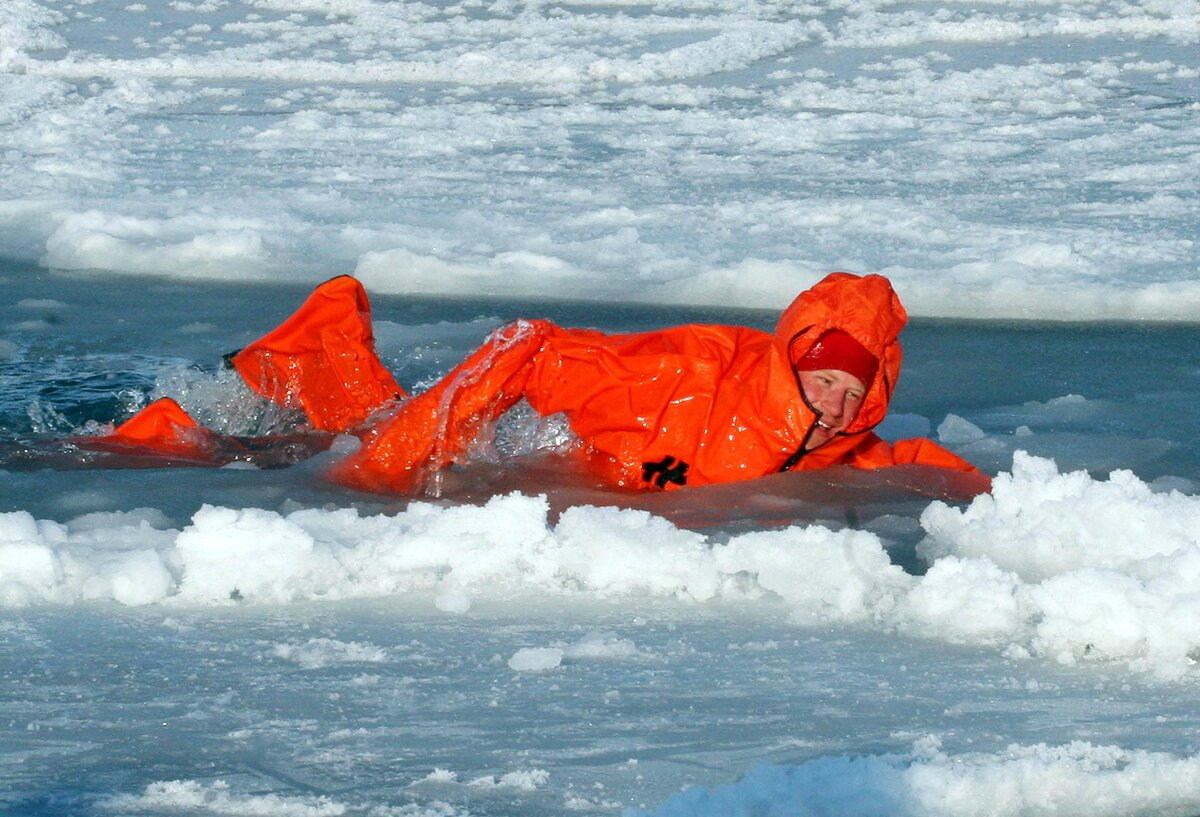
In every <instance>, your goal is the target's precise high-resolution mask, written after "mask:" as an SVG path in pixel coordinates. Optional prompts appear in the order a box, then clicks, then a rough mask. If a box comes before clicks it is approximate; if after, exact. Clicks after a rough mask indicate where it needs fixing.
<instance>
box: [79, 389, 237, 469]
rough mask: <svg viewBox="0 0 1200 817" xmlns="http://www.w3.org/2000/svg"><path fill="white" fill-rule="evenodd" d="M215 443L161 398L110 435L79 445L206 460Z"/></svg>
mask: <svg viewBox="0 0 1200 817" xmlns="http://www.w3.org/2000/svg"><path fill="white" fill-rule="evenodd" d="M214 440H215V435H214V433H213V432H211V431H209V430H208V429H206V428H203V427H201V426H200V424H199V423H197V422H196V421H195V420H194V419H192V417H191V416H190V415H189V414H188V413H187V412H186V411H184V410H183V407H182V406H180V405H179V404H178V403H176V402H175V401H174V400H172V399H171V398H169V397H162V398H159V399H158V400H155V401H154V402H153V403H151V404H150V405H148V406H146V407H145V408H144V409H142V410H141V411H139V412H138V413H137V414H135V415H133V417H131V418H129V419H128V420H126V421H125V422H124V423H122V424H121V425H119V426H117V428H116V429H115V430H114V431H113V433H112V434H109V435H107V436H105V437H96V438H93V439H90V440H83V441H81V442H82V443H83V444H84V445H86V446H88V447H108V446H111V445H113V444H115V445H117V446H122V447H128V448H131V449H141V450H145V451H147V452H152V453H154V454H160V455H163V456H179V457H186V458H188V459H207V458H208V457H209V456H210V455H211V453H212V451H213V443H214ZM97 444H98V445H97Z"/></svg>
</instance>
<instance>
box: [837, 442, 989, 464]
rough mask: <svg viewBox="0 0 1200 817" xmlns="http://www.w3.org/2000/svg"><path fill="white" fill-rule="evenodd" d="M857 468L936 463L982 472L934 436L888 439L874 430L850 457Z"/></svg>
mask: <svg viewBox="0 0 1200 817" xmlns="http://www.w3.org/2000/svg"><path fill="white" fill-rule="evenodd" d="M848 462H849V464H850V465H853V466H854V467H856V468H886V467H888V466H890V465H907V464H916V465H933V466H936V467H938V468H948V469H950V470H952V471H966V472H968V473H976V474H978V473H980V471H979V469H978V468H976V467H975V466H974V465H972V464H971V463H969V462H967V461H966V460H964V459H963V458H962V457H960V456H958V455H957V454H954V453H951V452H950V451H947V450H946V449H945V448H942V447H941V446H940V445H938V444H937V443H935V442H934V441H933V440H927V439H925V438H923V437H917V438H915V439H911V440H897V441H896V442H894V443H889V442H887V441H885V440H882V439H880V438H879V437H877V436H875V435H874V434H872V435H870V437H869V438H868V441H867V442H866V443H864V444H863V445H861V446H859V447H858V448H856V449H855V450H854V452H853V455H852V458H851V459H849V460H848Z"/></svg>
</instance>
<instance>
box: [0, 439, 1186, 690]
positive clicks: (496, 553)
mask: <svg viewBox="0 0 1200 817" xmlns="http://www.w3.org/2000/svg"><path fill="white" fill-rule="evenodd" d="M921 525H922V526H923V527H924V528H925V530H926V532H927V536H926V538H925V540H924V541H923V542H922V543H921V544H920V546H919V552H920V553H921V554H922V555H923V556H924V557H925V558H926V559H927V560H928V562H929V563H930V564H929V569H928V571H927V572H926V573H925V574H924V575H922V576H913V575H910V574H908V573H905V572H904V571H903V570H901V568H900V567H898V566H897V565H895V564H893V563H892V562H891V560H890V559H889V556H888V553H887V550H886V547H885V543H884V541H883V540H881V539H880V538H879V537H878V536H877V535H875V534H873V533H870V532H866V531H856V530H848V529H847V530H839V531H834V530H830V529H829V528H826V527H823V526H820V525H812V526H793V527H790V528H787V529H783V530H771V531H754V532H750V533H745V534H740V535H735V536H731V537H729V538H728V540H727V541H724V542H718V541H714V540H712V539H710V538H709V537H708V536H706V535H703V534H700V533H697V532H695V531H688V530H682V529H679V528H677V527H675V526H674V525H672V524H671V523H669V522H667V521H666V520H664V519H662V518H660V517H656V516H653V515H651V514H649V513H647V512H645V511H639V510H621V509H616V508H597V507H575V508H570V509H568V510H567V511H565V512H564V513H563V514H562V515H561V516H560V518H559V520H558V522H557V524H554V525H551V524H550V522H549V508H548V504H547V502H546V500H545V498H544V497H529V496H523V495H520V494H511V495H508V496H499V497H495V498H493V499H492V500H491V501H489V502H488V503H486V504H485V505H482V506H457V507H443V506H438V505H434V504H428V503H414V504H412V505H410V506H409V507H408V508H407V509H406V510H405V511H403V512H402V513H399V514H396V515H395V516H384V515H379V516H368V517H363V516H360V515H359V513H358V512H357V511H355V510H352V509H342V510H333V511H328V510H301V511H296V512H293V513H289V514H286V515H283V514H279V513H275V512H272V511H265V510H259V509H244V510H234V509H230V508H221V507H213V506H205V507H204V508H202V509H201V510H200V511H198V512H197V513H196V514H195V516H194V517H193V518H192V520H191V523H190V524H189V525H187V526H186V527H184V528H183V529H182V530H171V529H164V521H163V519H162V517H161V514H157V513H156V512H151V511H141V512H133V513H123V514H104V513H99V514H90V515H88V516H87V517H81V518H80V519H78V520H74V521H72V522H70V523H68V524H66V525H63V524H59V523H55V522H49V521H45V520H36V519H34V518H33V517H32V516H31V515H30V514H28V513H25V512H16V513H8V514H3V515H0V604H3V605H6V606H10V607H23V606H28V605H33V604H70V603H76V602H83V601H89V600H99V599H111V600H115V601H117V602H119V603H122V604H129V605H142V604H151V603H161V604H168V605H180V604H184V605H213V604H235V603H242V604H276V603H285V602H292V601H303V600H319V599H346V598H355V597H372V596H385V595H394V594H412V593H421V594H425V595H426V596H428V597H430V598H431V599H432V603H433V605H434V606H435V607H436V608H437V609H440V610H442V611H444V612H447V613H454V614H462V613H465V612H467V611H469V610H470V609H471V607H472V605H473V604H474V601H475V600H476V599H480V598H509V597H515V596H518V595H524V594H530V593H533V594H540V595H543V596H546V597H548V598H550V599H556V598H557V599H563V600H564V602H563V603H569V601H566V600H569V599H570V598H572V597H587V598H593V599H630V598H658V599H675V600H678V601H680V602H683V603H687V604H695V603H703V602H710V601H712V600H715V599H725V600H740V601H744V602H747V603H749V602H752V601H755V600H761V601H764V603H767V604H777V605H782V606H783V607H784V608H785V609H786V610H787V611H788V613H789V615H790V617H791V618H792V620H793V621H795V622H796V623H797V624H800V625H818V624H819V625H829V624H838V625H857V626H866V627H874V628H880V629H883V630H889V631H898V632H901V633H905V634H908V635H913V636H919V637H926V638H932V639H938V640H942V641H946V642H950V643H956V644H966V645H975V646H982V647H990V648H995V649H1000V650H1003V651H1005V652H1006V653H1007V654H1009V655H1011V656H1014V657H1015V656H1031V655H1032V656H1043V657H1049V658H1052V659H1054V660H1057V661H1061V662H1064V663H1075V662H1078V661H1093V660H1106V661H1118V662H1121V663H1124V664H1127V665H1128V666H1130V667H1132V668H1133V669H1135V670H1138V671H1143V672H1149V673H1152V674H1155V675H1158V676H1162V677H1164V678H1179V677H1182V676H1184V675H1185V674H1186V673H1188V672H1190V671H1191V668H1192V667H1193V665H1194V664H1195V663H1196V660H1197V658H1198V656H1200V593H1197V592H1196V590H1195V588H1196V587H1197V586H1200V498H1197V497H1194V496H1186V495H1184V494H1181V493H1178V492H1175V491H1171V492H1160V493H1156V492H1154V491H1152V490H1151V489H1150V488H1149V486H1147V485H1146V484H1145V483H1143V482H1141V481H1140V480H1138V479H1137V478H1136V477H1134V476H1133V475H1132V474H1130V473H1128V472H1114V473H1113V474H1112V475H1111V477H1110V478H1109V479H1108V480H1096V479H1093V478H1092V477H1090V476H1088V475H1087V474H1085V473H1083V472H1078V473H1065V474H1062V473H1059V472H1058V469H1057V468H1056V466H1055V465H1054V463H1053V462H1052V461H1049V460H1044V459H1038V458H1035V457H1031V456H1029V455H1027V454H1023V453H1018V455H1017V456H1016V457H1015V458H1014V462H1013V468H1012V471H1011V473H1002V474H1000V475H999V476H998V477H997V478H996V480H995V483H994V490H993V493H992V494H987V495H983V496H980V497H977V498H976V499H975V500H974V501H973V502H972V503H971V504H970V505H969V506H968V507H966V508H962V509H959V508H954V507H951V506H949V505H946V504H944V503H940V502H935V503H933V504H932V505H930V506H929V508H927V509H926V511H925V512H924V514H923V515H922V517H921ZM338 649H340V650H342V653H343V654H342V657H340V658H339V657H338V654H337V652H336V651H337V650H338ZM355 649H357V648H355ZM364 649H366V648H364ZM275 654H276V655H277V656H278V657H281V658H286V659H288V660H294V661H297V662H298V663H301V664H302V665H305V664H312V663H314V662H316V663H320V662H322V661H332V660H371V659H370V656H369V655H368V654H367V653H356V652H355V651H354V649H351V648H350V647H347V646H345V645H341V646H340V647H339V645H329V644H309V645H286V646H281V647H278V648H277V650H276V653H275ZM354 655H357V656H358V657H357V659H356V658H354V657H353V656H354ZM597 655H607V656H608V657H611V658H619V657H626V658H627V657H631V656H636V655H637V650H636V647H634V646H633V645H631V644H620V643H616V644H614V643H608V642H606V641H605V640H604V639H603V637H601V636H596V637H595V638H594V639H593V640H592V641H588V642H586V643H581V644H578V645H549V646H534V647H530V648H529V649H528V650H523V651H521V652H519V653H518V654H516V655H514V656H513V657H512V660H511V661H510V666H511V667H512V668H513V669H514V670H518V671H530V670H541V669H551V668H554V667H556V666H558V665H559V664H560V663H562V662H563V661H564V660H578V659H586V658H587V657H589V656H593V657H594V656H597Z"/></svg>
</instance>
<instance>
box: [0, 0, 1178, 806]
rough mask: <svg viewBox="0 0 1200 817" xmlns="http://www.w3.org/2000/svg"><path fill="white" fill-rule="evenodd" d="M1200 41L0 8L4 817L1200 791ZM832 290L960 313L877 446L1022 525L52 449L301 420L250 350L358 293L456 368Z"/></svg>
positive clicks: (476, 17) (884, 485) (729, 318)
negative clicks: (347, 280) (866, 281)
mask: <svg viewBox="0 0 1200 817" xmlns="http://www.w3.org/2000/svg"><path fill="white" fill-rule="evenodd" d="M1198 45H1200V10H1198V9H1197V6H1196V3H1195V2H1127V0H1102V1H1101V2H1094V3H1087V4H1081V3H1075V2H1068V1H1067V0H1063V1H1062V2H1029V3H1026V2H1018V3H1004V4H962V3H946V4H937V3H922V2H913V3H905V4H894V3H890V2H884V1H883V0H881V1H880V2H873V1H871V2H853V3H843V2H832V3H820V4H802V3H770V2H744V0H736V1H735V0H682V1H676V0H648V1H647V2H624V1H623V0H621V1H620V2H606V3H589V2H585V1H582V0H563V2H558V3H553V4H547V3H520V2H504V1H503V0H501V2H494V3H489V2H475V0H464V1H463V2H453V1H449V2H437V3H401V2H385V1H384V0H172V1H171V2H154V3H151V2H131V0H6V2H5V3H4V4H3V9H2V10H0V134H2V137H3V141H2V142H0V191H2V192H0V812H2V813H4V814H5V815H8V814H12V815H19V817H59V815H81V816H82V817H105V816H106V815H129V817H141V816H142V815H146V816H147V817H150V816H152V817H168V816H169V815H205V816H206V817H207V816H208V815H213V816H214V817H215V816H216V815H222V816H224V815H239V816H241V817H251V816H252V815H263V814H269V815H272V816H273V817H275V816H276V815H278V816H279V817H290V816H291V815H305V816H306V817H323V816H324V815H350V816H351V817H398V816H399V815H403V816H404V817H467V816H468V815H522V817H525V816H526V815H552V814H553V815H562V814H580V815H616V814H627V815H637V814H641V813H643V812H649V813H651V814H658V815H727V814H738V813H754V814H764V815H789V817H790V816H791V815H804V814H837V815H850V814H861V815H888V816H889V817H891V816H892V815H989V817H990V816H991V815H1017V814H1021V815H1038V814H1047V815H1048V814H1056V815H1061V814H1077V815H1087V817H1096V815H1120V816H1121V817H1128V816H1129V815H1156V817H1157V816H1158V815H1185V816H1186V817H1192V816H1193V815H1196V814H1200V728H1198V724H1197V718H1198V716H1197V713H1198V712H1200V677H1198V676H1197V671H1198V670H1197V661H1200V593H1198V592H1197V590H1196V588H1197V587H1200V497H1198V493H1200V442H1198V441H1200V413H1198V412H1197V411H1196V406H1197V405H1198V404H1200V358H1198V356H1197V355H1198V353H1197V349H1200V324H1198V323H1197V320H1198V319H1200V274H1198V270H1200V251H1198V246H1200V245H1198V244H1197V242H1196V224H1197V223H1200V205H1198V201H1200V185H1197V184H1196V180H1197V178H1200V138H1197V137H1198V136H1200V99H1198V98H1197V91H1196V89H1197V87H1198V81H1200V50H1198V48H1197V46H1198ZM834 269H846V270H849V271H852V272H859V273H866V272H881V273H884V274H886V275H888V276H889V277H890V278H891V279H892V280H893V282H894V284H895V286H896V289H897V291H898V293H899V294H900V297H901V298H902V300H903V301H904V303H905V304H906V305H907V306H908V307H909V310H910V312H911V313H912V314H913V315H915V316H917V319H916V320H914V322H913V324H912V325H911V326H910V328H909V329H908V330H907V331H906V332H905V335H904V336H903V341H904V344H905V353H906V358H905V370H904V375H903V377H902V379H901V382H900V385H899V389H898V391H897V394H896V399H895V401H894V403H893V413H892V416H891V417H890V419H889V420H888V421H887V423H886V425H885V426H884V428H883V433H884V434H885V436H892V437H906V436H913V435H928V436H931V437H933V438H935V439H938V440H939V441H941V442H942V443H943V444H945V445H946V446H948V447H950V448H952V449H953V450H955V451H958V452H959V453H961V454H963V455H964V456H966V457H968V458H969V459H971V460H973V461H974V462H976V463H978V464H979V465H980V466H981V467H982V468H983V469H984V470H986V471H987V472H988V473H990V474H993V475H996V480H995V483H994V489H993V491H992V493H991V494H989V495H984V496H982V497H979V498H977V499H975V500H974V501H972V502H968V501H967V500H966V498H965V497H963V496H962V494H961V491H960V490H958V489H959V487H960V486H956V485H955V484H954V483H953V481H946V480H942V481H938V480H937V479H934V478H933V475H931V474H929V473H922V472H919V471H907V470H904V469H899V470H896V471H893V472H888V473H879V474H865V473H862V472H851V471H845V470H832V471H830V472H828V473H824V474H819V475H811V474H809V475H804V474H785V475H779V476H777V477H771V478H768V479H764V480H760V481H755V482H753V483H747V484H743V485H738V486H727V487H723V488H714V489H711V490H709V489H694V490H689V491H686V492H682V493H676V494H672V495H670V496H665V495H656V496H632V495H622V494H615V493H613V492H609V491H601V490H597V489H595V488H594V487H592V486H589V485H587V484H584V483H581V482H579V481H577V480H573V479H571V477H570V475H569V474H565V473H563V472H562V471H561V470H559V469H557V468H556V460H555V459H554V456H553V451H549V452H547V451H544V450H543V451H531V452H528V453H527V455H526V456H523V457H521V458H519V459H518V460H517V464H516V465H515V466H514V467H505V468H496V467H494V466H490V465H488V464H487V463H486V462H485V463H479V464H476V465H474V466H471V467H468V468H465V469H462V470H460V471H458V472H456V473H454V474H452V475H450V476H449V477H448V478H447V480H446V481H445V483H444V485H443V486H442V487H443V491H442V495H441V496H440V497H429V498H427V501H422V502H415V503H410V502H407V501H403V500H401V499H399V498H395V497H381V496H366V495H362V494H355V493H353V492H349V491H346V490H344V489H341V488H339V487H337V486H333V485H331V484H329V483H328V482H326V481H324V480H323V479H322V478H321V469H322V467H323V465H324V463H325V462H327V461H328V459H327V458H328V457H329V456H331V455H328V454H323V455H319V456H317V457H314V458H312V459H307V460H304V461H303V462H299V463H297V464H295V465H293V466H292V467H290V468H276V469H260V468H255V467H248V466H246V465H245V464H241V465H237V466H231V467H225V468H220V469H183V468H170V469H164V468H123V469H112V468H104V467H100V466H103V465H104V464H105V463H104V462H102V461H98V460H95V459H90V460H89V459H88V458H87V457H83V456H82V455H80V453H79V452H77V451H72V450H70V449H69V448H64V446H63V444H62V441H63V439H64V438H65V437H67V436H69V435H72V434H77V433H94V432H96V431H97V430H99V429H102V428H103V427H105V425H106V424H109V423H113V422H118V421H120V420H122V419H124V418H125V417H127V416H129V414H130V413H131V412H132V411H134V410H135V409H136V408H137V407H138V406H140V405H143V404H144V403H145V402H146V401H148V400H149V399H152V398H153V397H157V396H159V395H170V396H173V397H176V398H177V399H179V400H180V401H181V402H182V403H183V404H184V405H185V406H186V407H187V408H188V409H189V411H192V412H193V413H195V414H196V415H197V416H200V417H202V418H203V419H205V420H206V421H207V422H211V423H213V424H216V425H219V426H221V427H222V428H223V429H224V430H229V431H234V432H242V433H244V432H247V431H254V430H259V429H261V427H262V425H263V424H264V423H269V422H270V421H271V418H270V417H269V416H264V415H263V413H262V412H261V406H259V405H257V404H255V403H254V402H253V401H249V402H248V401H247V396H246V394H245V392H244V390H243V389H242V388H241V387H240V386H239V384H237V383H236V382H233V381H231V380H229V379H228V378H227V377H226V376H223V375H222V374H221V373H220V371H219V364H220V360H221V356H222V355H223V354H225V353H227V352H229V351H232V350H234V349H237V348H239V347H240V346H242V345H244V344H245V343H247V342H249V341H251V340H253V339H254V338H256V337H258V336H259V335H261V334H262V333H263V332H265V331H266V330H268V329H270V328H271V327H273V326H274V325H275V324H276V323H277V322H278V321H279V320H280V319H281V318H282V317H284V316H286V315H287V314H289V313H290V312H291V310H292V309H294V308H295V306H296V305H297V304H299V302H300V300H301V299H302V298H303V297H304V296H305V295H306V294H307V292H308V291H309V290H310V289H311V288H312V286H314V285H315V284H316V283H318V282H320V281H321V280H324V279H326V278H328V277H331V276H332V275H335V274H340V273H354V274H356V275H357V276H358V277H360V278H361V279H362V280H363V281H364V283H365V284H366V285H367V288H368V290H369V292H370V293H371V297H372V303H373V306H374V314H375V318H376V330H377V338H378V342H379V347H380V352H381V355H382V357H383V358H384V360H385V362H386V363H387V365H388V366H389V368H390V369H391V370H392V371H393V372H394V373H395V374H396V376H397V378H398V379H399V380H400V382H401V383H402V384H404V385H405V386H420V385H422V384H427V383H428V382H430V381H431V380H432V379H433V378H434V377H436V376H437V375H438V374H440V373H441V372H444V371H445V370H447V369H448V368H449V367H450V366H451V365H453V364H454V363H455V362H457V361H458V360H459V359H460V358H461V357H462V356H463V355H464V354H465V353H466V352H467V351H468V350H470V349H472V348H473V347H474V346H475V345H476V344H478V343H479V342H480V340H481V339H482V338H483V337H484V336H485V335H486V334H487V332H488V331H489V330H490V329H491V328H493V327H494V326H496V325H497V324H498V323H500V322H501V321H503V320H505V319H509V318H512V317H516V316H525V317H540V316H545V317H550V318H553V319H555V320H558V321H559V322H561V323H563V324H566V325H572V326H593V327H597V328H601V329H606V330H615V331H625V330H639V329H647V328H652V327H658V326H663V325H668V324H673V323H679V322H685V321H708V322H722V323H740V324H747V325H751V326H755V327H758V328H768V327H770V326H771V325H772V324H773V322H774V320H775V317H776V315H777V314H778V311H779V310H780V309H781V308H782V307H783V306H784V305H786V303H788V302H789V301H790V300H791V298H792V297H794V295H795V294H796V293H797V292H798V291H800V290H801V289H804V288H805V287H807V286H809V285H811V284H812V283H814V282H816V281H817V280H818V279H820V278H821V277H823V276H824V275H825V274H826V273H827V272H829V271H831V270H834ZM1029 319H1038V320H1037V321H1032V322H1031V321H1030V320H1029ZM555 431H556V430H555V428H554V425H553V423H549V424H538V423H536V422H534V421H533V419H532V418H530V417H529V416H520V415H518V416H516V417H515V419H512V420H511V422H510V423H509V425H508V426H506V428H505V429H504V430H503V433H502V434H501V437H500V443H501V444H502V445H508V446H510V447H512V448H513V449H514V450H520V451H526V450H527V449H529V448H530V447H531V443H530V441H531V440H532V441H533V443H537V444H547V443H548V442H551V441H553V439H554V437H555ZM532 447H533V448H537V445H533V446H532ZM110 464H111V463H110Z"/></svg>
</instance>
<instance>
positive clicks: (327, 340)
mask: <svg viewBox="0 0 1200 817" xmlns="http://www.w3.org/2000/svg"><path fill="white" fill-rule="evenodd" d="M227 359H228V361H229V363H230V364H231V365H232V366H233V368H234V369H236V370H237V372H238V374H240V375H241V376H242V378H243V379H244V380H245V381H246V384H247V385H249V387H250V388H251V389H252V390H254V391H255V392H257V393H258V394H260V395H262V396H263V397H266V398H267V399H268V400H271V401H272V402H274V403H277V404H279V405H281V406H284V407H285V408H297V409H301V410H302V411H303V412H304V413H305V415H306V416H307V417H308V420H309V422H310V423H311V424H312V426H313V427H314V428H317V429H320V430H323V431H334V432H340V431H346V430H347V429H350V428H353V427H354V426H357V425H359V424H360V423H362V422H363V421H364V420H366V419H367V417H369V416H370V415H371V414H373V413H374V412H376V411H378V410H379V409H380V408H382V407H383V406H385V405H387V404H388V403H389V402H391V401H394V400H397V399H399V398H402V397H405V396H407V395H406V392H405V391H404V389H402V388H400V386H399V385H398V384H397V383H396V381H395V379H394V378H393V377H392V375H391V374H390V373H389V372H388V370H387V369H386V368H384V366H383V364H382V363H381V362H380V360H379V356H378V355H377V354H376V352H375V336H374V333H373V331H372V328H371V306H370V303H369V302H368V300H367V294H366V292H365V291H364V290H363V287H362V284H360V283H359V282H358V281H357V280H356V279H354V278H352V277H350V276H348V275H341V276H338V277H337V278H333V279H331V280H329V281H326V282H325V283H323V284H321V285H320V286H319V287H317V288H316V290H315V291H314V292H313V293H312V295H310V296H309V297H308V299H307V300H306V301H305V302H304V303H303V304H302V305H301V306H300V308H299V309H297V310H296V312H295V313H293V314H292V316H291V317H289V318H288V319H287V320H285V321H284V322H283V323H282V324H280V325H279V326H278V327H277V328H276V329H274V330H273V331H271V332H269V333H268V334H266V335H264V336H263V337H262V338H259V339H258V340H256V341H255V342H254V343H252V344H250V345H249V346H247V347H246V348H244V349H240V350H239V351H237V352H234V353H233V354H231V355H229V356H228V358H227Z"/></svg>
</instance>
